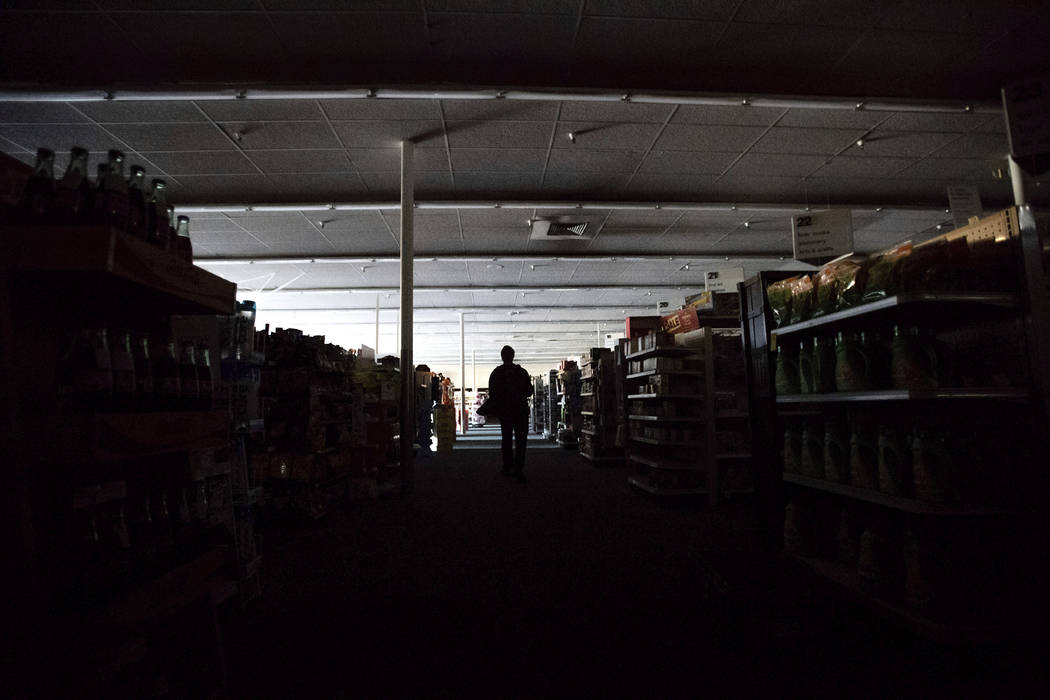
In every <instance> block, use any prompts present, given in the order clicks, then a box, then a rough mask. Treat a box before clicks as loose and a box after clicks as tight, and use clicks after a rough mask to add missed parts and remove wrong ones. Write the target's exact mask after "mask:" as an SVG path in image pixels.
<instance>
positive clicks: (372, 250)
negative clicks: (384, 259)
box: [324, 224, 398, 256]
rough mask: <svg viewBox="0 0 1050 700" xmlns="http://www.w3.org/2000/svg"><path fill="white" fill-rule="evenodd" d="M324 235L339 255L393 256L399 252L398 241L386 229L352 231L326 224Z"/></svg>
mask: <svg viewBox="0 0 1050 700" xmlns="http://www.w3.org/2000/svg"><path fill="white" fill-rule="evenodd" d="M324 235H325V237H326V238H327V239H328V240H330V241H331V242H332V245H333V246H335V249H336V251H337V253H338V254H339V255H361V256H369V255H393V254H396V253H397V251H398V242H397V240H396V239H395V238H393V237H392V236H391V235H390V232H389V231H387V230H386V228H385V227H384V228H382V229H379V228H363V229H359V230H351V229H345V228H332V227H331V226H330V225H329V224H325V227H324Z"/></svg>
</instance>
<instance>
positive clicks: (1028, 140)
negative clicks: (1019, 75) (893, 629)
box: [1003, 78, 1050, 177]
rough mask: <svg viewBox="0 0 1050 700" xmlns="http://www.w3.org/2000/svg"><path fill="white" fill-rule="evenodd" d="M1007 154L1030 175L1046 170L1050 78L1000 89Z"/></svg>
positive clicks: (1049, 149) (1049, 160) (1048, 167)
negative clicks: (1008, 152)
mask: <svg viewBox="0 0 1050 700" xmlns="http://www.w3.org/2000/svg"><path fill="white" fill-rule="evenodd" d="M1003 110H1004V111H1005V112H1006V127H1007V135H1008V136H1009V139H1010V155H1012V156H1013V157H1014V160H1016V161H1017V164H1018V165H1020V166H1021V168H1023V169H1024V170H1025V171H1026V172H1027V173H1028V174H1029V175H1031V176H1032V177H1038V176H1039V175H1043V174H1044V173H1046V172H1048V171H1050V78H1042V79H1040V80H1026V81H1025V82H1023V83H1016V84H1014V85H1009V86H1007V87H1005V88H1003Z"/></svg>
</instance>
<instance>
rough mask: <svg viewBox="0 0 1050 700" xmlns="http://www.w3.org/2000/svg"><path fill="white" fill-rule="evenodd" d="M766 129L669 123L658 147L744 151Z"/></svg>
mask: <svg viewBox="0 0 1050 700" xmlns="http://www.w3.org/2000/svg"><path fill="white" fill-rule="evenodd" d="M763 131H764V130H763V129H762V128H761V127H757V126H708V125H692V124H688V125H687V124H669V125H668V126H667V128H666V129H664V132H663V134H662V135H661V136H660V138H659V140H658V141H657V142H656V148H657V149H661V150H671V151H719V152H725V151H742V150H744V149H745V148H747V147H748V146H749V145H751V144H752V143H753V142H754V141H755V140H757V139H758V137H759V136H761V135H762V132H763Z"/></svg>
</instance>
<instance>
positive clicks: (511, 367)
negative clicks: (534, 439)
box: [489, 345, 532, 483]
mask: <svg viewBox="0 0 1050 700" xmlns="http://www.w3.org/2000/svg"><path fill="white" fill-rule="evenodd" d="M500 357H502V358H503V364H502V365H500V366H499V367H497V368H496V369H494V370H492V374H490V375H489V402H491V403H492V404H493V405H494V406H495V409H496V410H495V411H493V412H492V415H494V416H496V417H497V418H499V425H500V432H501V433H502V436H503V443H502V447H503V473H504V474H509V475H511V476H513V477H515V478H516V479H517V480H518V481H520V482H521V483H525V445H526V443H527V442H528V439H529V397H530V396H532V379H531V378H530V377H529V373H528V372H526V371H525V370H524V369H523V368H522V367H521V366H520V365H516V364H514V348H512V347H511V346H509V345H504V346H503V349H502V350H500Z"/></svg>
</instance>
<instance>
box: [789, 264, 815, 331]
mask: <svg viewBox="0 0 1050 700" xmlns="http://www.w3.org/2000/svg"><path fill="white" fill-rule="evenodd" d="M812 317H813V279H812V278H811V277H810V276H809V275H802V276H801V277H798V278H796V279H795V281H794V282H793V283H792V285H791V323H798V322H800V321H808V320H809V319H810V318H812Z"/></svg>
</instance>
